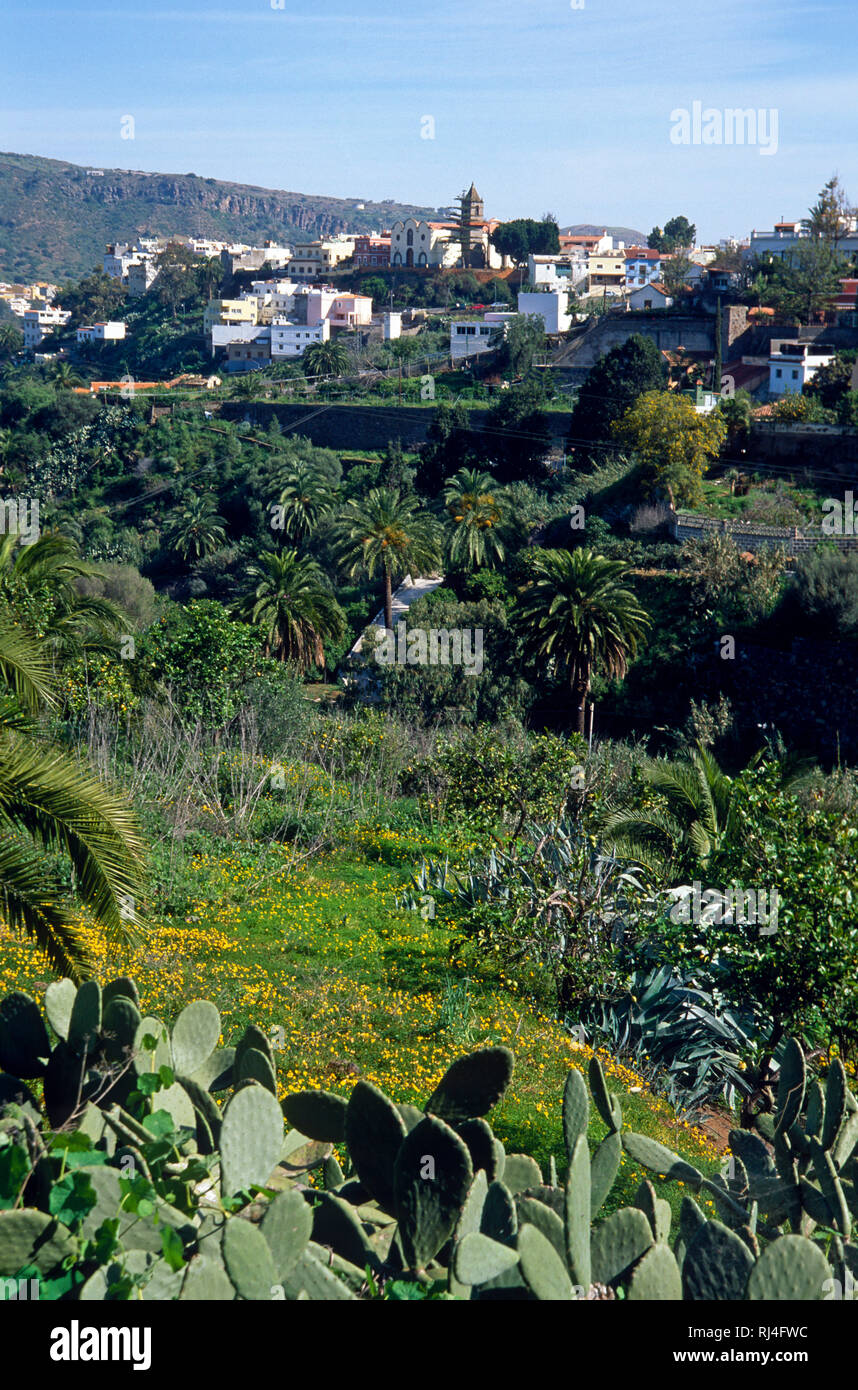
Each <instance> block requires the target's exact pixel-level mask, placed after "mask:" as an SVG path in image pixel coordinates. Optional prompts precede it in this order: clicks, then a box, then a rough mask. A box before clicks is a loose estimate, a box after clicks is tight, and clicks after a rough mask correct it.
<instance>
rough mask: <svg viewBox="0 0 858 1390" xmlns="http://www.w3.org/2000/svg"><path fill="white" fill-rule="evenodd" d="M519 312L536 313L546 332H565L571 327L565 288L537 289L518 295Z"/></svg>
mask: <svg viewBox="0 0 858 1390" xmlns="http://www.w3.org/2000/svg"><path fill="white" fill-rule="evenodd" d="M518 312H519V313H520V314H538V315H539V317H540V318H541V319H542V322H543V323H544V324H545V331H546V333H566V332H567V331H568V329H570V328H571V327H572V315H571V314H570V313H569V297H568V294H567V292H566V290H565V289H560V290H537V291H536V292H535V293H521V294H519V296H518Z"/></svg>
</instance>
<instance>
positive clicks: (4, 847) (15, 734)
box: [0, 610, 143, 980]
mask: <svg viewBox="0 0 858 1390" xmlns="http://www.w3.org/2000/svg"><path fill="white" fill-rule="evenodd" d="M0 686H2V690H0V918H2V919H3V920H4V921H5V922H6V923H8V925H9V926H10V927H12V928H13V930H16V931H20V932H22V933H23V934H24V935H26V936H29V937H31V938H32V939H33V940H34V941H35V942H36V943H37V944H38V945H39V946H40V947H41V949H42V950H43V951H44V952H45V954H46V955H47V957H48V960H49V961H50V963H51V965H52V966H54V967H55V968H56V969H57V970H59V971H60V972H61V973H62V974H64V975H69V976H71V977H72V978H73V979H75V980H80V979H82V978H83V977H84V975H86V974H88V973H91V971H92V962H91V960H90V959H89V955H88V952H87V949H86V947H85V944H84V941H83V937H82V934H81V931H80V927H79V910H78V903H77V901H76V900H75V898H73V897H72V896H71V895H70V894H69V893H68V892H67V891H66V889H65V888H64V886H63V883H62V879H61V873H60V871H59V870H58V862H57V861H58V857H59V858H60V859H61V860H64V861H66V863H67V864H69V865H70V866H71V869H72V872H73V875H74V884H75V890H76V894H77V899H78V900H79V901H80V903H82V904H83V906H85V907H86V908H87V909H88V910H89V912H90V914H91V915H92V917H93V918H94V920H95V922H96V924H97V925H98V926H100V927H102V928H103V929H104V930H105V931H106V933H107V937H108V941H109V942H110V943H111V944H112V945H114V946H124V947H127V946H128V945H129V944H130V943H131V941H132V940H133V935H134V929H135V927H139V926H141V925H142V920H141V918H140V917H139V915H138V913H137V910H136V907H135V902H136V900H137V899H138V898H139V895H140V891H141V879H142V852H143V840H142V837H141V834H140V830H139V827H138V825H137V821H136V818H135V815H134V812H133V809H132V807H131V805H130V803H129V802H127V801H125V800H124V799H123V798H122V797H119V796H116V795H114V794H113V793H112V792H110V791H108V790H107V788H106V787H104V786H102V784H101V783H100V782H99V781H98V780H97V779H96V778H95V776H94V775H93V774H92V773H91V772H89V771H88V770H86V769H84V768H82V767H81V766H80V764H79V763H78V762H77V761H73V760H72V759H71V758H69V757H67V756H65V755H64V754H63V753H60V752H59V751H57V750H56V749H54V748H52V747H51V746H50V745H49V744H45V743H44V742H43V741H41V740H40V739H39V738H38V737H37V735H36V732H35V724H34V721H33V718H32V716H33V715H34V714H36V713H37V712H38V711H39V709H40V708H41V707H44V706H46V705H47V706H50V705H52V704H53V695H52V692H51V688H50V677H49V673H48V669H47V665H46V663H45V660H44V657H43V655H42V653H41V652H40V651H39V648H38V646H37V645H36V642H35V640H34V639H33V638H32V636H30V635H29V634H28V633H27V632H26V631H25V629H24V628H22V627H21V625H20V624H18V623H15V622H14V621H13V620H12V619H11V617H10V615H9V614H8V613H5V612H3V611H2V610H0ZM3 692H5V693H3Z"/></svg>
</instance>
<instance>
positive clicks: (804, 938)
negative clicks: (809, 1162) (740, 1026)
mask: <svg viewBox="0 0 858 1390" xmlns="http://www.w3.org/2000/svg"><path fill="white" fill-rule="evenodd" d="M731 805H732V814H733V818H734V829H733V833H732V834H731V835H730V836H729V838H727V839H726V841H725V842H724V843H723V844H722V846H721V847H720V849H719V850H717V851H716V852H715V854H713V857H712V861H711V881H712V882H714V883H718V884H737V885H741V886H750V885H753V886H754V887H755V888H758V889H760V888H762V887H765V889H766V891H767V896H768V902H769V911H770V912H771V904H772V901H773V897H774V895H775V894H776V895H777V899H776V901H777V913H776V917H775V919H774V922H770V926H771V925H773V926H774V930H773V931H770V932H769V933H768V934H767V935H761V932H760V927H759V923H758V922H757V921H755V920H754V917H755V916H756V914H746V913H744V912H741V911H740V912H739V913H738V914H737V917H738V918H739V920H734V921H730V920H727V921H725V922H723V923H718V922H715V923H713V924H712V925H711V926H708V927H702V926H701V927H698V929H697V930H696V931H695V932H693V933H690V932H689V928H688V927H687V926H686V927H683V928H682V929H681V935H680V936H679V944H680V945H682V944H684V945H685V946H686V948H687V950H695V954H696V959H697V962H698V964H697V966H696V967H695V970H697V969H701V968H702V969H705V968H706V967H707V965H708V964H709V963H710V962H711V966H712V972H713V973H714V974H716V975H717V977H718V983H719V986H720V988H722V989H723V990H724V993H725V994H726V996H727V997H728V998H729V999H730V1000H731V1001H735V1003H736V1004H738V1005H739V1006H745V1005H749V1006H750V1007H751V1008H753V1009H754V1010H755V1011H757V1013H758V1014H761V1015H762V1017H763V1019H764V1020H765V1021H766V1023H767V1025H768V1028H769V1029H770V1031H769V1032H768V1036H767V1037H766V1039H765V1045H764V1048H763V1055H762V1058H761V1060H760V1063H759V1068H758V1078H759V1081H758V1084H764V1083H765V1080H766V1073H767V1071H768V1063H769V1059H770V1058H771V1055H772V1053H773V1051H774V1049H775V1047H776V1046H777V1044H778V1042H779V1040H780V1038H781V1037H783V1036H784V1034H786V1033H790V1032H796V1031H802V1032H806V1034H807V1035H809V1036H810V1037H811V1038H813V1039H814V1040H815V1041H817V1042H818V1043H821V1044H823V1045H825V1046H828V1045H830V1043H831V1042H832V1041H835V1040H838V1041H839V1042H840V1044H841V1046H844V1045H846V1046H850V1045H854V1039H855V1035H856V1028H858V908H856V898H855V894H854V892H851V891H850V885H851V883H852V882H853V880H854V857H855V850H854V843H855V829H854V817H853V816H851V815H850V814H849V813H848V812H844V811H833V810H826V809H824V808H823V807H820V806H819V805H818V804H816V803H814V804H813V805H812V807H811V809H809V810H808V809H807V808H806V806H805V805H803V804H802V800H800V799H799V797H798V796H796V794H795V792H794V790H792V789H791V787H790V784H789V783H784V781H783V778H782V777H781V775H780V771H779V769H778V768H777V767H773V766H772V765H771V764H768V763H763V764H762V765H760V766H756V767H752V768H751V769H750V770H746V771H745V772H743V773H741V774H740V775H739V777H738V778H737V779H736V786H735V788H734V794H733V798H732V803H731ZM748 919H750V920H748ZM689 937H690V939H689Z"/></svg>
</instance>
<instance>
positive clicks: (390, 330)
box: [382, 309, 402, 343]
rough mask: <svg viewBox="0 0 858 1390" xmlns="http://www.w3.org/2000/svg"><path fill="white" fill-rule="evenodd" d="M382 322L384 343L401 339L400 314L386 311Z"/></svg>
mask: <svg viewBox="0 0 858 1390" xmlns="http://www.w3.org/2000/svg"><path fill="white" fill-rule="evenodd" d="M382 322H383V325H384V328H383V337H384V341H385V342H386V343H389V342H392V340H393V339H394V338H401V337H402V315H401V314H398V313H395V312H394V311H393V310H392V309H391V310H388V311H386V312H385V314H384V318H383V320H382Z"/></svg>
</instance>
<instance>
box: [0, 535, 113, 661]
mask: <svg viewBox="0 0 858 1390" xmlns="http://www.w3.org/2000/svg"><path fill="white" fill-rule="evenodd" d="M101 573H102V572H101V570H100V569H99V568H98V566H97V565H93V564H90V563H89V561H87V560H83V559H82V558H81V556H80V552H79V550H78V547H77V544H76V543H75V541H73V540H72V539H71V538H70V537H68V536H63V535H60V534H59V532H56V531H44V532H42V534H41V535H40V536H39V538H38V540H36V541H34V542H33V544H32V545H20V544H19V539H18V536H17V535H16V534H14V533H11V534H9V535H6V536H4V537H3V538H2V539H0V604H2V605H3V606H4V608H5V610H6V611H7V612H9V613H11V614H13V615H14V616H15V618H16V619H17V621H19V622H21V623H22V624H23V625H24V626H25V628H27V629H28V630H29V631H31V632H32V633H33V635H34V637H35V638H36V639H39V640H42V641H44V643H45V645H46V648H47V650H48V651H49V652H50V653H51V656H52V658H53V660H54V662H55V664H58V665H62V664H64V663H65V662H67V661H69V660H71V659H73V658H75V657H79V656H83V655H84V654H86V653H88V652H108V651H114V650H115V638H116V636H117V634H118V633H119V632H121V630H122V628H123V626H124V624H125V622H126V621H127V620H126V619H125V615H124V614H123V612H122V609H121V608H120V607H119V606H118V605H117V604H115V603H113V602H111V601H110V600H109V599H107V598H104V597H102V596H99V595H97V594H87V593H85V592H83V591H82V589H81V587H80V586H81V583H82V581H86V580H95V579H99V578H100V577H101Z"/></svg>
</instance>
